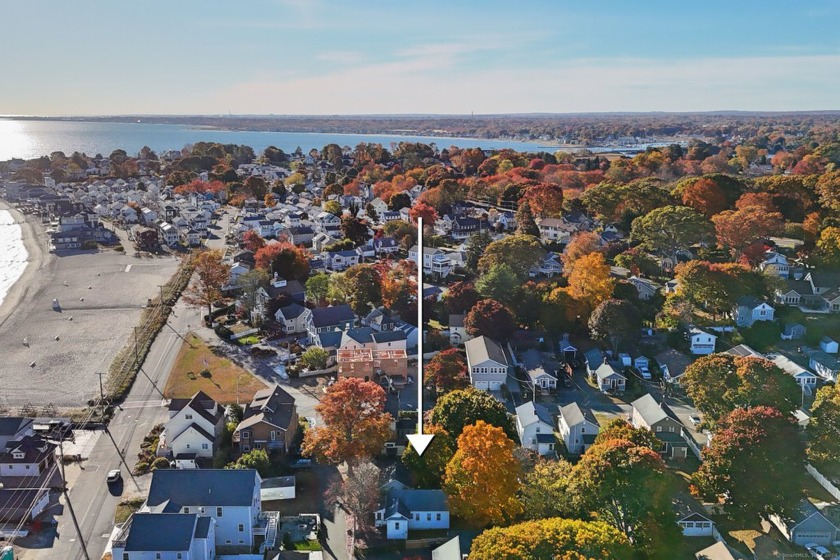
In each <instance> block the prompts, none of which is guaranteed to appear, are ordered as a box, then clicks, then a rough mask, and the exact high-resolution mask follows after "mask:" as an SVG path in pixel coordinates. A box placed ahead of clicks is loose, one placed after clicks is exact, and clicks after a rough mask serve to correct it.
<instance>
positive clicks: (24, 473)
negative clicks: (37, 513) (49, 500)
mask: <svg viewBox="0 0 840 560" xmlns="http://www.w3.org/2000/svg"><path fill="white" fill-rule="evenodd" d="M56 447H57V446H56V444H54V443H52V442H50V441H47V440H46V439H44V438H43V437H41V436H40V435H39V434H35V435H25V436H22V437H20V438H18V439H13V440H9V441H7V442H6V445H5V446H4V447H3V448H2V450H0V488H4V487H5V488H10V489H11V488H16V489H19V490H37V489H39V488H40V487H42V486H43V487H46V488H51V487H56V486H61V475H60V473H59V472H58V469H57V468H56V457H55V448H56ZM29 497H34V498H37V499H39V500H40V499H41V496H40V495H35V496H29ZM0 504H2V502H0ZM2 507H3V506H2V505H0V508H2ZM7 507H8V506H7Z"/></svg>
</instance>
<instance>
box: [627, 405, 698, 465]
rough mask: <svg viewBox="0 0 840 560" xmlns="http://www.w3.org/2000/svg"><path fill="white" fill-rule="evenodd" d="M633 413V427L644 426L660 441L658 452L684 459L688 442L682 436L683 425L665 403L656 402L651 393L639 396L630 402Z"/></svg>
mask: <svg viewBox="0 0 840 560" xmlns="http://www.w3.org/2000/svg"><path fill="white" fill-rule="evenodd" d="M631 404H632V405H633V413H632V415H631V417H630V423H631V424H633V426H634V427H635V428H645V429H648V430H650V431H651V432H653V434H654V435H655V436H656V437H657V438H658V439H659V440H661V441H662V447H661V448H660V450H659V452H660V453H662V454H663V455H665V456H667V457H671V458H682V459H685V458H686V457H687V456H688V443H686V441H685V439H684V436H683V425H682V423H681V422H680V421H679V420H678V419H677V417H676V415H675V414H674V412H673V411H672V410H671V409H670V408H669V407H668V405H666V404H665V403H658V402H656V399H654V398H653V396H652V395H650V394H647V395H645V396H643V397H639V398H638V399H636V400H635V401H633V402H632V403H631Z"/></svg>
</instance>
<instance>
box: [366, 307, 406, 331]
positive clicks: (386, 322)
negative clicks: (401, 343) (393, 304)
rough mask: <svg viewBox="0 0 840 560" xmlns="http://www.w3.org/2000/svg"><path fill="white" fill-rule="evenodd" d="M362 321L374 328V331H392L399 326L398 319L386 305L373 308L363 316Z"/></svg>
mask: <svg viewBox="0 0 840 560" xmlns="http://www.w3.org/2000/svg"><path fill="white" fill-rule="evenodd" d="M361 323H362V325H364V326H366V327H370V328H371V329H373V331H374V332H384V331H392V330H394V329H395V328H397V320H396V319H395V318H394V317H392V316H391V312H390V311H389V310H387V309H385V308H384V307H379V308H377V309H374V310H372V311H371V312H370V313H368V314H367V315H366V316H365V317H363V318H362V321H361Z"/></svg>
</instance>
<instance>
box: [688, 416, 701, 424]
mask: <svg viewBox="0 0 840 560" xmlns="http://www.w3.org/2000/svg"><path fill="white" fill-rule="evenodd" d="M688 420H689V421H690V422H691V423H692V424H693V425H695V426H699V425H700V422H701V420H700V417H699V416H698V415H696V414H692V415H691V416H689V417H688Z"/></svg>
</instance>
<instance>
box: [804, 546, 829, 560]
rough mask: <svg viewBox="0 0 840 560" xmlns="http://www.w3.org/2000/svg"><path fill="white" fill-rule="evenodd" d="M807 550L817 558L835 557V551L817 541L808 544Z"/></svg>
mask: <svg viewBox="0 0 840 560" xmlns="http://www.w3.org/2000/svg"><path fill="white" fill-rule="evenodd" d="M805 550H807V551H808V554H810V555H811V556H813V557H814V558H816V559H817V560H828V559H829V558H834V557H835V555H834V553H833V552H831V551H830V550H828V549H827V548H826V547H824V546H821V545H818V544H815V543H809V544H806V545H805Z"/></svg>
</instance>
